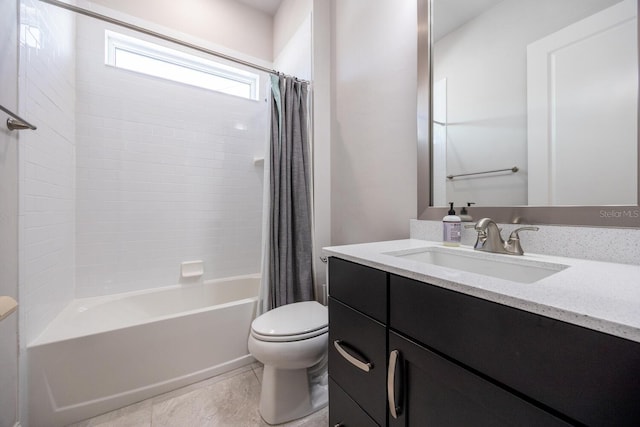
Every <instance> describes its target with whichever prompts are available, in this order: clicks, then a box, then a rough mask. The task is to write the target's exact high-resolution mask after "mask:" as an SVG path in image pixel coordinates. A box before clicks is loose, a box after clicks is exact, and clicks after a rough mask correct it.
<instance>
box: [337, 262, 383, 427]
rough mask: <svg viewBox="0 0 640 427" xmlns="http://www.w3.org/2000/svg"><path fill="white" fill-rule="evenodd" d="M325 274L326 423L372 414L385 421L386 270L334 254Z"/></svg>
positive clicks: (346, 421) (346, 423) (349, 423)
mask: <svg viewBox="0 0 640 427" xmlns="http://www.w3.org/2000/svg"><path fill="white" fill-rule="evenodd" d="M329 275H330V277H329V286H330V287H331V290H330V297H329V325H330V326H329V377H330V380H331V381H332V386H333V388H332V389H330V391H329V396H330V400H331V402H330V405H329V421H330V424H331V425H338V424H340V425H344V426H360V425H362V424H361V423H360V422H358V419H368V418H370V419H371V420H372V421H373V422H374V424H373V425H381V426H383V425H386V417H387V413H386V407H387V396H386V388H385V384H386V376H387V371H386V359H387V327H386V318H387V289H388V286H387V281H388V275H387V274H386V273H385V272H382V271H379V270H375V269H372V268H369V267H364V266H361V265H358V264H353V263H350V262H348V261H343V260H340V259H335V258H331V259H330V261H329ZM362 289H367V291H366V292H364V293H363V291H362ZM347 398H350V399H352V400H353V401H354V402H356V403H357V404H356V406H357V409H359V411H356V408H354V407H353V405H351V404H350V402H349V401H348V400H346V399H347ZM345 407H346V408H350V410H349V411H345V410H344V409H343V408H345ZM338 412H339V413H338Z"/></svg>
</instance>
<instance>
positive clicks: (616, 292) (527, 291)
mask: <svg viewBox="0 0 640 427" xmlns="http://www.w3.org/2000/svg"><path fill="white" fill-rule="evenodd" d="M427 248H443V246H442V243H440V242H430V241H426V240H417V239H407V240H393V241H386V242H374V243H363V244H357V245H345V246H332V247H326V248H324V249H323V251H324V254H325V255H327V256H335V257H338V258H342V259H345V260H348V261H353V262H357V263H359V264H362V265H366V266H369V267H373V268H377V269H380V270H384V271H387V272H389V273H393V274H397V275H399V276H403V277H408V278H411V279H415V280H418V281H421V282H427V283H430V284H432V285H435V286H439V287H442V288H445V289H451V290H454V291H458V292H461V293H464V294H467V295H472V296H475V297H478V298H482V299H485V300H488V301H493V302H496V303H500V304H503V305H507V306H510V307H514V308H518V309H522V310H525V311H529V312H531V313H536V314H539V315H542V316H546V317H550V318H553V319H557V320H562V321H565V322H568V323H573V324H575V325H580V326H583V327H586V328H589V329H593V330H596V331H601V332H605V333H608V334H611V335H615V336H618V337H621V338H626V339H629V340H632V341H636V342H640V266H637V265H627V264H616V263H611V262H600V261H591V260H583V259H576V258H564V257H558V256H549V255H539V254H529V253H527V254H525V255H524V256H522V257H514V256H511V255H498V254H490V253H484V252H478V251H474V250H473V248H471V247H469V246H460V247H458V248H451V249H450V248H446V250H449V251H450V250H453V251H459V253H460V254H462V255H464V254H467V255H471V256H475V257H484V258H488V259H497V260H500V261H504V262H507V263H513V262H514V261H515V262H518V261H519V260H523V261H526V262H528V263H530V264H532V265H536V264H538V265H541V266H547V265H550V264H553V265H561V266H566V267H567V268H564V269H563V270H561V271H558V272H556V273H554V274H552V275H550V276H548V277H545V278H542V279H540V280H538V281H535V282H533V283H520V282H515V281H511V280H506V279H499V278H495V277H490V276H485V275H481V274H477V273H470V272H465V271H460V270H455V269H450V268H445V267H440V266H437V265H432V264H427V263H424V262H421V261H416V260H412V259H409V258H403V257H398V256H397V255H402V254H407V253H413V252H417V251H420V250H422V249H427ZM515 258H517V259H515ZM330 287H331V284H330V283H329V290H330Z"/></svg>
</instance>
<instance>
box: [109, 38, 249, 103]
mask: <svg viewBox="0 0 640 427" xmlns="http://www.w3.org/2000/svg"><path fill="white" fill-rule="evenodd" d="M105 40H106V55H105V63H106V64H107V65H111V66H113V67H116V68H122V69H125V70H130V71H135V72H138V73H142V74H147V75H150V76H154V77H160V78H163V79H167V80H173V81H175V82H179V83H184V84H188V85H191V86H197V87H201V88H204V89H209V90H214V91H217V92H223V93H226V94H230V95H235V96H240V97H242V98H247V99H254V100H257V99H258V82H259V76H258V75H257V74H254V73H250V72H248V71H244V70H240V69H238V68H234V67H229V66H227V65H223V64H219V63H216V62H213V61H211V60H207V59H204V58H201V57H199V56H195V55H190V54H187V53H184V52H180V51H177V50H173V49H169V48H166V47H164V46H160V45H157V44H153V43H149V42H146V41H143V40H140V39H136V38H133V37H129V36H125V35H122V34H118V33H114V32H112V31H106V32H105Z"/></svg>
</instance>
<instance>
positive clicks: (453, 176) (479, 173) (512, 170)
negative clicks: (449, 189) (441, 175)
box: [447, 166, 520, 179]
mask: <svg viewBox="0 0 640 427" xmlns="http://www.w3.org/2000/svg"><path fill="white" fill-rule="evenodd" d="M519 170H520V169H518V167H517V166H514V167H512V168H507V169H496V170H492V171H484V172H473V173H461V174H458V175H447V178H449V179H453V178H457V177H459V176H470V175H483V174H486V173H494V172H507V171H511V172H513V173H516V172H518V171H519Z"/></svg>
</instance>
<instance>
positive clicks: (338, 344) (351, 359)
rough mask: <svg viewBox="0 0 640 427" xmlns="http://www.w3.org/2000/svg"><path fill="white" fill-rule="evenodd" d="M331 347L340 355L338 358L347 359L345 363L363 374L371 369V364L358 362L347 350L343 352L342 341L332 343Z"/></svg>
mask: <svg viewBox="0 0 640 427" xmlns="http://www.w3.org/2000/svg"><path fill="white" fill-rule="evenodd" d="M333 346H334V347H335V348H336V350H338V353H340V356H342V357H344V358H345V359H347V361H348V362H349V363H351V364H352V365H353V366H355V367H356V368H358V369H361V370H363V371H365V372H369V371H370V370H371V369H373V365H372V364H371V363H369V362H366V361H365V362H363V361H362V360H358V359H356V358H355V357H354V356H352V355H351V354H349V353H348V352H347V350H345V349H344V347H343V346H342V341H340V340H335V341H334V342H333Z"/></svg>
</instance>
